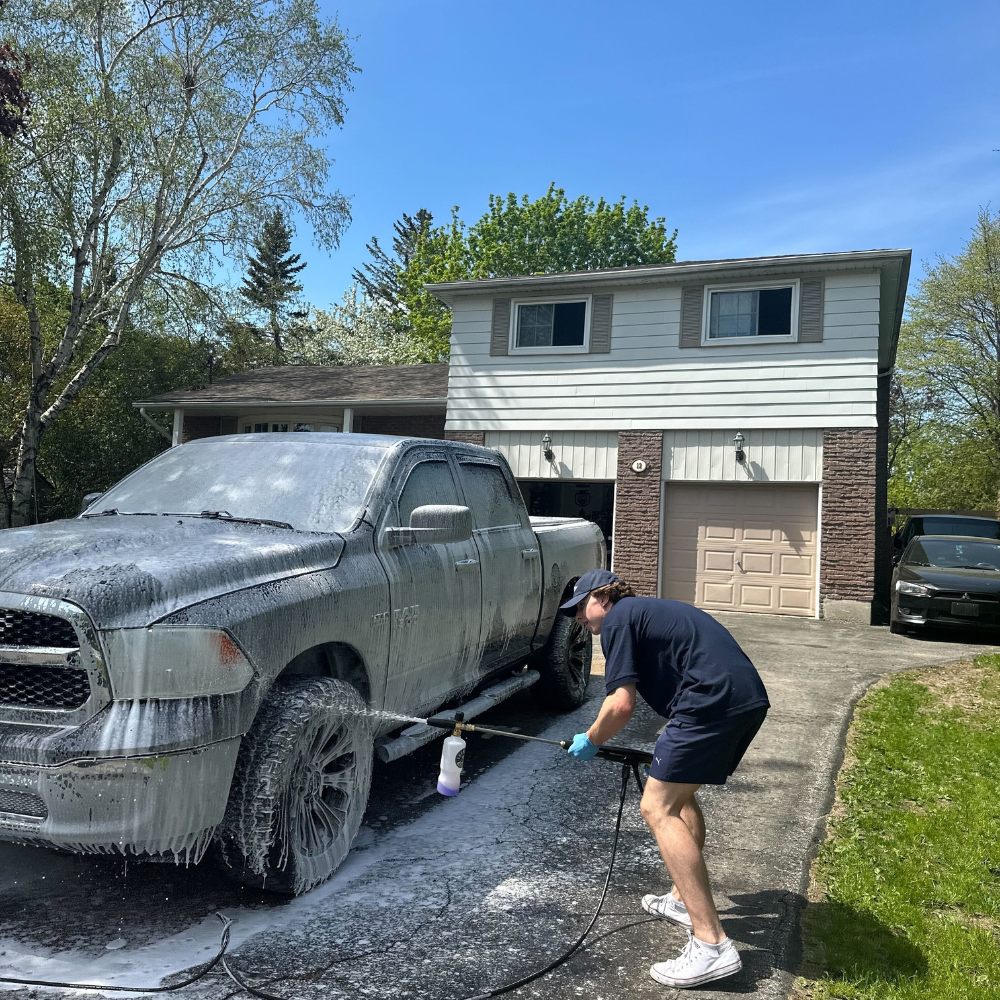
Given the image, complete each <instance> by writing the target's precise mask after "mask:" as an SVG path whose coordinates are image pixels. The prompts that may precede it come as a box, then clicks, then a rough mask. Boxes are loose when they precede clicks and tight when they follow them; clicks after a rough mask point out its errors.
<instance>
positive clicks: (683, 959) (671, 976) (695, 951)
mask: <svg viewBox="0 0 1000 1000" xmlns="http://www.w3.org/2000/svg"><path fill="white" fill-rule="evenodd" d="M742 968H743V963H742V962H741V961H740V955H739V952H738V951H737V950H736V948H735V947H734V946H733V942H732V941H730V940H729V938H726V940H725V941H723V942H722V944H721V945H720V947H719V949H718V952H716V951H715V949H711V950H710V949H709V948H706V947H705V946H704V945H702V944H701V943H699V942H698V940H697V939H696V938H694V937H689V938H688V943H687V944H686V945H685V946H684V950H683V951H682V952H681V953H680V954H679V955H678V956H677V957H676V958H673V959H671V960H670V961H668V962H657V963H656V965H654V966H652V968H650V970H649V974H650V975H651V976H652V977H653V978H654V979H655V980H656V981H657V982H658V983H663V984H664V985H665V986H673V987H676V988H677V989H681V990H684V989H689V988H690V987H692V986H701V984H702V983H710V982H712V980H713V979H725V978H726V976H732V975H735V974H736V973H737V972H739V971H740V969H742Z"/></svg>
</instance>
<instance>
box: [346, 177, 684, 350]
mask: <svg viewBox="0 0 1000 1000" xmlns="http://www.w3.org/2000/svg"><path fill="white" fill-rule="evenodd" d="M431 221H432V218H431V215H430V213H429V212H427V211H426V210H424V209H421V210H420V212H418V213H417V215H416V216H415V217H413V218H411V217H409V216H406V215H404V216H403V219H402V220H401V222H397V223H396V225H395V227H394V228H395V232H396V237H395V239H394V240H393V254H394V255H393V256H390V255H388V254H386V253H385V252H384V251H383V250H382V248H381V247H380V246H379V245H378V241H377V240H372V242H371V243H370V244H368V250H369V252H370V253H371V255H372V257H373V258H374V259H373V261H372V262H370V263H369V264H366V265H364V267H365V270H366V271H367V272H368V277H366V276H365V275H364V274H362V273H361V272H360V271H355V273H354V277H355V280H357V281H358V282H359V283H360V284H361V285H362V287H363V288H364V289H365V291H366V292H367V293H368V294H369V295H371V296H374V297H383V298H386V299H387V300H389V301H392V303H393V306H394V308H395V309H396V310H397V312H398V313H399V315H400V317H401V321H402V322H403V323H405V324H406V325H407V326H409V328H410V329H411V331H412V333H413V336H414V337H415V338H416V339H417V340H418V341H419V342H420V344H421V345H422V352H421V353H422V357H423V359H424V360H427V361H436V360H439V359H440V358H443V357H447V354H448V338H449V332H450V327H451V314H450V312H449V310H448V308H447V306H445V305H444V304H443V303H441V302H439V301H438V300H437V299H436V298H435V297H434V296H433V295H432V294H431V293H430V292H428V291H426V290H425V289H424V287H423V286H424V285H425V284H426V283H428V282H434V281H454V280H459V279H462V278H497V277H512V276H514V275H520V274H552V273H557V272H561V271H581V270H593V269H598V268H607V267H628V266H630V265H636V264H664V263H670V262H671V261H673V260H674V258H675V254H676V250H677V232H676V230H675V231H674V232H673V233H668V232H667V228H666V222H665V220H664V219H662V218H656V219H650V218H649V208H648V207H647V206H641V207H640V205H639V204H638V202H633V203H632V204H631V205H626V203H625V197H624V195H623V196H622V197H621V198H620V199H619V200H618V201H616V202H606V201H605V200H604V199H603V198H601V199H600V200H599V201H597V202H594V201H593V200H592V199H591V198H588V197H586V196H580V197H579V198H576V199H575V200H574V201H570V200H569V199H568V198H567V197H566V193H565V191H564V190H563V189H562V188H557V187H556V186H555V185H554V184H551V185H549V189H548V190H547V191H546V192H545V194H544V195H543V196H542V197H541V198H537V199H535V200H534V201H532V200H531V199H529V197H528V196H527V195H523V196H522V197H521V198H520V199H519V198H518V197H517V196H516V195H515V194H513V193H511V194H508V195H507V196H506V197H501V196H500V195H490V198H489V205H488V208H487V211H486V212H485V214H484V215H483V216H482V217H481V218H480V219H479V220H478V221H477V222H476V223H475V224H474V225H472V226H471V227H469V228H466V226H465V224H464V223H463V222H462V221H461V220H460V219H459V217H458V209H457V208H455V209H454V210H453V211H452V217H451V220H450V222H449V223H447V224H446V225H443V226H434V225H432V224H431Z"/></svg>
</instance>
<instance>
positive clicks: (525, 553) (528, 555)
mask: <svg viewBox="0 0 1000 1000" xmlns="http://www.w3.org/2000/svg"><path fill="white" fill-rule="evenodd" d="M537 555H538V549H521V558H522V559H534V558H535V556H537Z"/></svg>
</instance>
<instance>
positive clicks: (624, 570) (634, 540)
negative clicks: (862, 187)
mask: <svg viewBox="0 0 1000 1000" xmlns="http://www.w3.org/2000/svg"><path fill="white" fill-rule="evenodd" d="M637 459H642V461H644V462H645V463H646V468H645V470H644V471H643V472H633V471H632V463H633V462H635V461H636V460H637ZM662 460H663V432H662V431H619V432H618V480H617V487H616V490H615V537H614V546H613V563H614V571H615V572H616V573H617V574H618V575H619V576H620V577H621V578H622V579H623V580H625V581H626V582H628V583H630V584H631V585H632V587H633V588H634V589H635V592H636V593H637V594H638V595H639V596H640V597H656V592H657V584H658V580H659V574H660V503H661V501H662V497H663V483H662V481H661V465H662Z"/></svg>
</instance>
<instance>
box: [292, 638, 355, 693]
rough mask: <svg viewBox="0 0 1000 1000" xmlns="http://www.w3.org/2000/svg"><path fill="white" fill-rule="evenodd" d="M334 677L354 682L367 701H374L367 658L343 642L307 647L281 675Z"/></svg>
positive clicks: (348, 682)
mask: <svg viewBox="0 0 1000 1000" xmlns="http://www.w3.org/2000/svg"><path fill="white" fill-rule="evenodd" d="M292 674H295V675H298V676H300V677H332V678H334V679H336V680H339V681H344V682H345V683H347V684H350V685H351V687H353V688H354V690H355V691H357V692H358V694H360V695H361V697H362V698H364V699H365V701H366V702H367V703H369V704H370V702H371V685H370V684H369V682H368V671H367V670H366V669H365V664H364V660H362V659H361V655H360V654H359V653H358V651H357V650H356V649H355V648H354V647H353V646H348V645H347V644H346V643H342V642H324V643H323V644H322V645H319V646H313V647H312V648H310V649H305V650H303V651H302V652H301V653H299V655H298V656H296V657H295V659H294V660H292V661H291V662H290V663H289V664H288V666H286V667H285V669H284V670H282V671H281V674H280V675H279V676H281V677H288V676H290V675H292Z"/></svg>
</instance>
